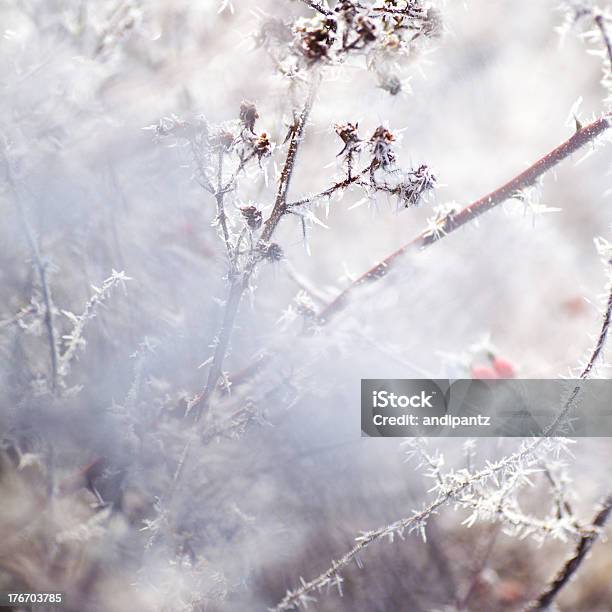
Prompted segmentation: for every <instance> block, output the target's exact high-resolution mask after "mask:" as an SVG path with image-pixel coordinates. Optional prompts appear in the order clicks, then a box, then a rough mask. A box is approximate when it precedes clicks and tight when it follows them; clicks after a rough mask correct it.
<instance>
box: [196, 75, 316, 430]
mask: <svg viewBox="0 0 612 612" xmlns="http://www.w3.org/2000/svg"><path fill="white" fill-rule="evenodd" d="M318 83H319V78H318V76H315V77H314V78H313V81H312V82H311V86H310V89H309V92H308V96H307V98H306V102H305V104H304V107H303V109H302V111H301V113H300V114H299V116H298V119H297V122H296V124H295V126H294V127H293V128H292V131H291V139H290V141H289V146H288V150H287V157H286V159H285V163H284V166H283V169H282V171H281V174H280V177H279V180H278V189H277V193H276V199H275V201H274V206H273V208H272V212H271V213H270V216H269V217H268V219H267V220H266V221H265V224H264V229H263V231H262V234H261V238H260V242H261V243H264V244H265V243H267V242H268V241H269V240H270V238H271V237H272V235H273V234H274V231H275V230H276V228H277V226H278V224H279V222H280V220H281V218H282V217H283V215H285V213H286V212H287V193H288V190H289V185H290V183H291V177H292V176H293V171H294V169H295V160H296V158H297V153H298V150H299V148H300V144H301V143H302V137H303V134H304V129H305V127H306V123H307V122H308V117H309V116H310V112H311V110H312V106H313V104H314V99H315V96H316V92H317V87H318ZM258 262H259V258H258V257H256V256H255V255H253V256H252V257H251V259H250V261H249V262H248V263H247V264H246V266H245V269H244V271H243V272H242V274H236V275H232V279H231V286H230V291H229V296H228V299H227V302H226V305H225V312H224V314H223V322H222V325H221V331H220V333H219V336H218V339H217V343H216V346H215V352H214V355H213V362H212V364H211V367H210V370H209V373H208V378H207V380H206V386H205V387H204V391H203V392H202V393H201V394H200V395H199V396H198V397H196V398H195V399H194V400H193V401H192V402H191V403H190V405H189V408H188V410H189V411H191V410H192V409H194V408H196V412H195V418H196V420H199V419H200V417H201V416H202V415H203V414H204V413H205V412H206V411H207V410H208V406H209V402H210V397H211V395H212V393H213V391H214V390H215V387H216V386H217V383H218V382H219V379H220V378H221V376H222V374H223V363H224V361H225V355H226V353H227V349H228V346H229V342H230V339H231V335H232V331H233V329H234V324H235V322H236V315H237V314H238V308H239V307H240V301H241V299H242V295H243V293H244V291H245V289H246V288H247V287H248V286H249V281H250V279H251V276H252V274H253V272H254V271H255V268H256V266H257V264H258Z"/></svg>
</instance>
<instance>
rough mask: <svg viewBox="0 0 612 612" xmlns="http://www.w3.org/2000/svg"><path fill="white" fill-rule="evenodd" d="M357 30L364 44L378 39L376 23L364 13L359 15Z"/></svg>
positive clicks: (356, 22) (356, 23)
mask: <svg viewBox="0 0 612 612" xmlns="http://www.w3.org/2000/svg"><path fill="white" fill-rule="evenodd" d="M355 32H356V33H357V35H358V36H359V38H360V39H361V40H362V41H363V43H364V44H366V45H367V44H368V43H371V42H374V41H375V40H376V24H375V23H374V22H373V21H372V20H371V19H370V18H369V17H365V16H364V15H359V16H358V17H357V19H356V21H355Z"/></svg>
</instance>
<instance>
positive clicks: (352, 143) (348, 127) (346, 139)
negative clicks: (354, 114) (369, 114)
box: [334, 123, 361, 156]
mask: <svg viewBox="0 0 612 612" xmlns="http://www.w3.org/2000/svg"><path fill="white" fill-rule="evenodd" d="M334 128H335V130H336V134H338V136H340V139H341V140H342V142H343V143H344V148H343V149H342V151H340V153H338V156H340V155H344V153H348V152H352V151H355V150H356V149H357V148H358V147H359V143H360V142H361V138H359V133H358V129H359V123H337V124H336V125H335V126H334Z"/></svg>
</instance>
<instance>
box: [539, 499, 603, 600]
mask: <svg viewBox="0 0 612 612" xmlns="http://www.w3.org/2000/svg"><path fill="white" fill-rule="evenodd" d="M611 512H612V494H610V495H608V496H607V497H606V498H605V500H604V501H603V503H602V504H601V508H600V509H599V510H598V512H597V514H596V515H595V518H594V519H593V522H592V527H593V529H592V530H591V531H589V532H588V533H585V534H584V535H583V536H582V537H581V538H580V540H579V541H578V544H577V545H576V548H575V549H574V553H573V554H572V556H571V557H570V558H569V559H568V560H567V561H566V562H565V563H564V564H563V567H562V568H561V569H560V570H559V572H558V573H557V575H556V576H555V578H554V579H553V580H552V582H551V583H550V584H549V585H548V586H547V587H546V589H545V590H544V592H543V593H542V594H541V595H540V596H539V597H538V598H537V600H535V601H534V602H533V603H532V604H531V605H530V606H528V608H527V609H528V610H548V609H549V607H550V605H551V604H552V603H553V601H554V600H555V598H556V597H557V595H558V594H559V591H561V589H562V588H563V587H564V586H565V585H566V584H567V583H568V582H569V581H570V580H571V578H572V576H573V575H574V574H575V573H576V571H578V568H579V567H580V566H581V565H582V562H583V561H584V560H585V559H586V557H587V555H588V553H589V551H590V550H591V548H592V546H593V544H594V543H595V542H596V541H597V539H598V538H599V535H600V533H601V529H602V528H603V526H604V525H605V524H606V522H607V521H608V519H609V517H610V513H611Z"/></svg>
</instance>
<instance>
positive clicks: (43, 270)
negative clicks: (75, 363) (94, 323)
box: [3, 152, 58, 393]
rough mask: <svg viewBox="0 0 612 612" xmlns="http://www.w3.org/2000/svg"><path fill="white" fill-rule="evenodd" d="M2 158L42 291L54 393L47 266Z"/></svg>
mask: <svg viewBox="0 0 612 612" xmlns="http://www.w3.org/2000/svg"><path fill="white" fill-rule="evenodd" d="M3 156H4V161H5V165H6V180H7V183H8V184H9V187H10V189H11V191H12V192H13V202H14V203H15V207H16V209H17V213H18V214H19V219H20V221H21V226H22V228H23V233H24V235H25V237H26V241H27V243H28V246H29V247H30V251H31V253H32V258H33V260H34V267H35V268H36V271H37V272H38V278H39V280H40V287H41V291H42V297H43V302H44V305H45V317H44V323H45V329H46V330H47V340H48V343H49V356H50V360H51V391H52V392H53V393H55V390H56V388H57V372H58V354H57V336H56V333H55V327H54V323H53V302H52V299H51V288H50V286H49V281H48V278H47V265H46V263H45V262H44V261H43V258H42V255H41V252H40V248H39V245H38V241H37V239H36V235H35V234H34V230H33V229H32V226H31V225H30V223H29V221H28V218H27V215H26V212H25V209H24V206H23V202H22V201H21V196H20V195H19V190H18V189H17V185H15V181H14V179H13V174H12V172H11V167H10V163H9V160H8V157H7V156H6V153H4V152H3Z"/></svg>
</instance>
